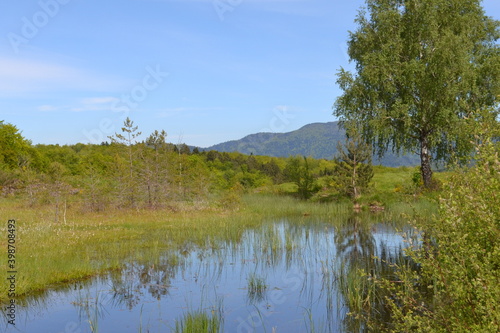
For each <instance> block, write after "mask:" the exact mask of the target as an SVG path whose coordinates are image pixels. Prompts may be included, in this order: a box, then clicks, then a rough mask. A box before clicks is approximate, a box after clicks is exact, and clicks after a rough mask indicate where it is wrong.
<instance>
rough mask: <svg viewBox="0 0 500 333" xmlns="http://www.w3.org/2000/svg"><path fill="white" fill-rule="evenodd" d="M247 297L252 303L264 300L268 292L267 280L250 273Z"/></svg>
mask: <svg viewBox="0 0 500 333" xmlns="http://www.w3.org/2000/svg"><path fill="white" fill-rule="evenodd" d="M247 281H248V282H247V295H248V300H249V302H250V303H252V304H253V303H255V302H260V301H262V300H264V298H265V293H266V291H267V284H266V279H265V278H264V277H262V276H258V275H257V274H255V273H250V274H249V275H248V278H247Z"/></svg>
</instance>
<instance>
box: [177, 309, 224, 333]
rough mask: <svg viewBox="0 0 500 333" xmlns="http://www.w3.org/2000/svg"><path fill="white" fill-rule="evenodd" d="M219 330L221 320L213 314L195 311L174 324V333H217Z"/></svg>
mask: <svg viewBox="0 0 500 333" xmlns="http://www.w3.org/2000/svg"><path fill="white" fill-rule="evenodd" d="M220 329H221V319H220V318H219V317H218V316H217V315H215V314H214V313H212V314H208V313H207V312H204V311H201V310H196V311H192V312H189V313H187V314H185V315H184V316H183V317H182V318H181V319H179V320H176V322H175V329H174V332H175V333H217V332H219V331H220Z"/></svg>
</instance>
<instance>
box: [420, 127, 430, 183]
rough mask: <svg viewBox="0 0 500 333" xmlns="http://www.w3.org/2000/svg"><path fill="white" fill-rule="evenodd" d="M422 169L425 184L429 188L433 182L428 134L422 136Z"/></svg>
mask: <svg viewBox="0 0 500 333" xmlns="http://www.w3.org/2000/svg"><path fill="white" fill-rule="evenodd" d="M420 170H421V173H422V180H423V182H424V186H425V187H426V188H429V187H430V186H431V184H432V169H431V155H430V153H429V140H428V138H427V136H426V135H422V137H421V138H420Z"/></svg>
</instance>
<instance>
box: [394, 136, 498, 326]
mask: <svg viewBox="0 0 500 333" xmlns="http://www.w3.org/2000/svg"><path fill="white" fill-rule="evenodd" d="M499 193H500V146H499V145H498V144H496V145H495V144H493V143H491V142H488V141H486V142H484V143H483V144H482V145H481V147H480V148H479V149H478V151H477V154H476V164H475V165H474V166H473V167H472V168H470V169H464V170H459V171H457V173H456V174H455V175H454V176H453V177H452V179H451V180H450V182H449V184H448V185H447V187H446V190H445V193H444V195H443V197H442V199H441V208H440V214H439V217H437V218H436V219H433V220H431V222H420V223H418V226H419V228H420V229H421V230H422V231H421V232H420V233H419V234H420V235H422V239H420V242H421V244H422V246H420V247H418V248H417V249H414V248H410V249H409V250H408V255H410V256H411V258H412V259H413V260H414V261H415V263H416V264H417V265H418V267H419V269H418V270H414V269H410V268H408V267H404V266H399V267H398V271H397V273H398V276H399V283H394V281H384V283H385V286H386V290H389V291H390V292H391V294H392V295H391V296H390V297H388V298H387V299H386V300H387V302H388V306H389V308H390V310H391V313H392V323H393V324H392V327H391V329H392V331H394V332H499V331H500V311H498V309H499V307H500V219H499V216H500V196H499Z"/></svg>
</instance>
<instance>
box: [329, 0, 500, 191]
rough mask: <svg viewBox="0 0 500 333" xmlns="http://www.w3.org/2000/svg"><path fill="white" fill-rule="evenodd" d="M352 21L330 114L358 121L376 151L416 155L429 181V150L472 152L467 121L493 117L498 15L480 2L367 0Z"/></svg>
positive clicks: (499, 79)
mask: <svg viewBox="0 0 500 333" xmlns="http://www.w3.org/2000/svg"><path fill="white" fill-rule="evenodd" d="M356 23H357V25H358V28H357V30H356V31H354V32H350V38H349V42H348V45H349V57H350V59H351V60H352V61H354V63H355V65H356V67H355V68H356V69H355V71H356V73H355V74H353V73H351V72H349V71H347V70H345V69H340V71H339V73H338V80H337V82H338V84H339V86H340V88H341V89H342V90H343V95H342V96H340V97H339V98H338V99H337V100H336V103H335V106H334V115H336V116H337V117H339V119H340V120H341V121H342V122H346V121H352V122H354V123H355V124H356V126H358V127H360V129H361V132H362V134H363V136H364V137H365V138H366V139H368V140H369V141H370V142H371V143H372V144H373V146H374V148H376V150H377V151H378V153H379V155H383V154H384V153H385V152H386V151H387V149H388V147H393V150H394V151H395V152H397V153H401V152H418V153H420V155H421V162H422V168H423V170H422V172H423V174H422V175H423V177H424V182H427V181H429V180H430V177H431V176H432V172H431V170H430V158H431V156H432V157H435V158H437V159H438V160H448V159H449V158H450V157H451V156H452V155H458V156H465V155H467V154H469V153H470V152H471V149H472V147H471V145H470V144H469V142H470V135H469V133H467V131H464V130H463V129H464V124H463V123H464V120H465V119H474V120H483V119H484V118H488V120H491V119H492V118H493V119H494V118H495V117H496V114H495V111H492V110H495V109H494V108H492V107H493V106H497V105H498V98H499V94H500V48H499V46H498V45H497V44H496V41H497V40H498V38H499V37H500V31H499V26H500V25H499V21H496V20H493V19H492V18H490V17H487V16H486V15H485V13H484V11H483V8H482V7H481V1H479V0H427V1H420V0H411V1H410V0H367V1H366V8H365V9H364V10H361V11H360V13H359V15H358V17H357V19H356ZM492 114H494V115H493V116H492V117H491V115H492ZM427 169H428V170H427ZM424 171H427V174H424ZM426 185H427V184H426Z"/></svg>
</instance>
